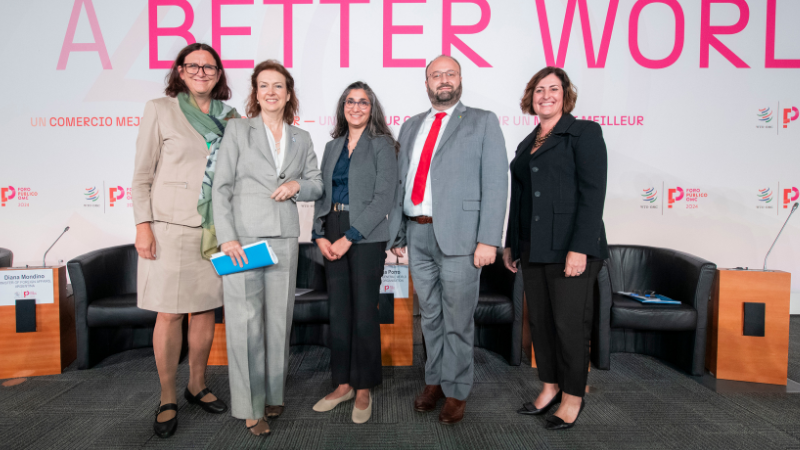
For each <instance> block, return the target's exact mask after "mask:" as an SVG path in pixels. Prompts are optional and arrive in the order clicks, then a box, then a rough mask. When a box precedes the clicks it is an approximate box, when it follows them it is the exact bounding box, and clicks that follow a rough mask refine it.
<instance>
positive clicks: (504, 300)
mask: <svg viewBox="0 0 800 450" xmlns="http://www.w3.org/2000/svg"><path fill="white" fill-rule="evenodd" d="M480 283H481V284H480V294H479V296H478V306H477V308H475V346H476V347H481V348H485V349H487V350H491V351H493V352H495V353H499V354H500V355H502V356H503V357H505V358H506V360H508V364H509V365H512V366H518V365H520V363H521V362H522V323H523V322H522V320H523V318H522V301H523V285H522V275H521V273H518V274H516V275H515V274H513V273H511V272H510V271H509V270H508V269H506V268H505V266H504V265H503V249H502V248H500V249H498V250H497V258H495V261H494V263H493V264H490V265H488V266H485V267H484V268H483V270H482V271H481V281H480Z"/></svg>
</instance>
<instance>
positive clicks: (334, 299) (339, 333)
mask: <svg viewBox="0 0 800 450" xmlns="http://www.w3.org/2000/svg"><path fill="white" fill-rule="evenodd" d="M349 229H350V213H349V212H347V211H342V212H336V211H331V213H330V214H328V215H327V217H326V219H325V238H326V239H328V240H329V241H331V243H334V242H336V241H337V240H338V239H339V238H341V237H342V236H344V233H345V232H346V231H347V230H349ZM385 260H386V243H385V242H375V243H365V244H358V243H354V244H353V245H352V246H350V250H348V251H347V253H345V255H344V256H343V257H342V258H341V259H338V260H336V261H328V260H327V259H326V260H325V273H326V277H327V281H328V298H329V302H330V330H331V372H332V374H333V383H334V384H336V385H339V384H345V383H347V384H350V385H351V386H352V387H353V388H354V389H369V388H372V387H374V386H377V385H379V384H381V379H382V376H383V375H382V371H383V368H382V365H381V325H380V320H379V317H378V299H379V294H380V287H381V277H382V276H383V263H384V261H385Z"/></svg>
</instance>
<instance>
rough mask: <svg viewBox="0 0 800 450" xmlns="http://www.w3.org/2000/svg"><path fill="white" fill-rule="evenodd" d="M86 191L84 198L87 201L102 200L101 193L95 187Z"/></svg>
mask: <svg viewBox="0 0 800 450" xmlns="http://www.w3.org/2000/svg"><path fill="white" fill-rule="evenodd" d="M85 191H86V192H84V193H83V196H84V197H85V198H86V201H89V202H96V201H97V200H98V199H99V198H100V191H99V190H98V189H97V187H95V186H92V187H90V188H87V189H85Z"/></svg>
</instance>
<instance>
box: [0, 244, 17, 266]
mask: <svg viewBox="0 0 800 450" xmlns="http://www.w3.org/2000/svg"><path fill="white" fill-rule="evenodd" d="M12 265H14V253H12V252H11V250H9V249H7V248H0V267H11V266H12Z"/></svg>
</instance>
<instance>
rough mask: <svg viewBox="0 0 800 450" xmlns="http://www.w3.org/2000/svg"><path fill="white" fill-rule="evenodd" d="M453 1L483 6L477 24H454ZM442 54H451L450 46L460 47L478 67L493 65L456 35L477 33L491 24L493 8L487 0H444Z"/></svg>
mask: <svg viewBox="0 0 800 450" xmlns="http://www.w3.org/2000/svg"><path fill="white" fill-rule="evenodd" d="M453 3H473V4H476V5H478V6H479V7H480V8H481V19H480V20H479V21H478V23H476V24H475V25H453ZM442 8H443V9H444V11H443V14H442V54H444V55H448V56H449V55H450V47H451V46H454V47H455V48H457V49H459V50H460V51H461V53H463V54H464V56H466V57H467V58H469V59H470V61H472V62H474V63H475V64H476V65H477V66H478V67H492V65H491V64H489V63H488V62H486V60H485V59H483V58H481V57H480V55H478V54H477V53H476V52H475V51H474V50H472V49H471V48H469V46H468V45H467V44H465V43H464V41H462V40H461V39H459V38H457V37H456V34H477V33H480V32H481V31H483V30H485V29H486V27H487V26H489V21H490V20H491V18H492V10H491V9H490V8H489V3H488V2H487V1H486V0H444V4H443V5H442Z"/></svg>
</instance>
